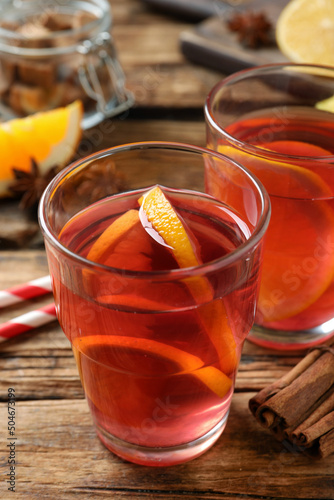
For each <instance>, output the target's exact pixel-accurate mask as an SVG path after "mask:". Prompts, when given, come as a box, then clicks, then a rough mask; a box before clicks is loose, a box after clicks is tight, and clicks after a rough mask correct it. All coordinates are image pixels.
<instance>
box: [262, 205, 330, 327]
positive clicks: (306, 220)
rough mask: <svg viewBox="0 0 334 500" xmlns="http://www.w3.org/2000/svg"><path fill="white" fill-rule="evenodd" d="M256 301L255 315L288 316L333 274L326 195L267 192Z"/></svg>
mask: <svg viewBox="0 0 334 500" xmlns="http://www.w3.org/2000/svg"><path fill="white" fill-rule="evenodd" d="M271 203H272V216H271V221H270V224H269V228H268V230H267V234H266V240H265V246H264V256H263V264H262V278H261V287H260V295H259V301H258V311H259V318H260V320H261V322H262V321H264V322H276V321H281V320H284V319H288V318H291V317H293V316H295V315H297V314H299V313H301V312H303V311H304V310H305V309H307V308H308V307H309V306H310V305H312V304H313V303H314V302H316V301H317V300H318V299H319V298H320V297H321V296H322V295H323V293H324V292H325V291H326V290H327V288H328V287H329V286H330V284H331V283H332V280H333V275H334V248H333V245H332V239H333V227H334V213H333V211H332V209H331V207H329V206H328V205H327V202H326V201H317V200H313V201H312V200H293V199H285V200H283V201H282V199H279V198H276V197H272V202H271Z"/></svg>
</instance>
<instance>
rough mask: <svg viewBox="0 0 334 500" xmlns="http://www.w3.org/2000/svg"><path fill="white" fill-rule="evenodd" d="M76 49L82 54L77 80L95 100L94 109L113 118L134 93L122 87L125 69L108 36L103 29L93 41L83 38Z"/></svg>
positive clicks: (127, 106)
mask: <svg viewBox="0 0 334 500" xmlns="http://www.w3.org/2000/svg"><path fill="white" fill-rule="evenodd" d="M78 52H79V53H80V54H81V55H83V56H84V57H83V63H82V64H81V65H80V66H79V69H78V76H79V81H80V83H81V85H82V87H83V89H84V91H85V92H86V94H87V95H88V96H89V97H90V98H91V99H93V100H94V101H96V107H97V111H98V112H100V113H102V114H103V115H104V117H112V116H115V115H118V114H120V113H123V112H124V111H126V110H127V109H129V108H130V107H131V106H132V105H133V104H134V96H133V94H132V93H131V92H130V91H129V90H127V89H126V88H125V76H124V72H123V70H122V67H121V65H120V63H119V61H118V58H117V53H116V49H115V45H114V43H113V39H112V37H111V35H110V34H109V33H107V32H103V33H100V34H99V35H97V36H96V37H95V39H93V40H85V41H84V42H82V44H81V45H79V47H78ZM94 121H95V120H94ZM92 125H94V123H93V124H92V123H91V124H90V126H92Z"/></svg>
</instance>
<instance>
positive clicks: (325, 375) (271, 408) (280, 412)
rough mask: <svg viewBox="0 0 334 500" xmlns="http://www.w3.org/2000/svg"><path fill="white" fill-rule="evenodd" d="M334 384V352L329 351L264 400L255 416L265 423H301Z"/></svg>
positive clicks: (285, 425)
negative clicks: (288, 383)
mask: <svg viewBox="0 0 334 500" xmlns="http://www.w3.org/2000/svg"><path fill="white" fill-rule="evenodd" d="M332 385H334V356H333V354H332V353H331V352H326V353H324V354H322V356H320V357H319V358H318V359H317V360H316V361H315V362H314V363H313V364H312V365H311V366H309V367H308V368H307V370H305V371H304V372H303V373H302V374H301V375H300V376H299V377H297V378H296V379H295V380H294V381H293V382H292V383H291V384H290V385H289V386H287V387H285V388H284V389H282V390H281V391H280V392H278V393H277V394H275V395H274V396H273V397H271V398H270V399H269V400H267V401H266V403H264V404H262V405H261V406H260V407H259V408H258V410H257V412H256V415H255V416H256V418H257V419H258V420H259V422H260V423H261V424H262V425H264V426H265V427H269V428H270V427H272V426H273V425H278V424H281V425H284V427H293V426H294V427H297V425H299V423H301V422H302V421H303V420H305V418H306V417H308V416H309V415H310V414H311V413H312V411H314V409H315V408H317V407H318V406H319V404H320V403H322V400H323V396H324V394H326V392H327V391H328V390H329V389H330V388H331V386H332ZM271 414H272V415H271Z"/></svg>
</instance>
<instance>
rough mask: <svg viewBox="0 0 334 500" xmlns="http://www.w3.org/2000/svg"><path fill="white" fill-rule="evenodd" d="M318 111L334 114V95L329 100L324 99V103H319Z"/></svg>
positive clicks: (317, 105)
mask: <svg viewBox="0 0 334 500" xmlns="http://www.w3.org/2000/svg"><path fill="white" fill-rule="evenodd" d="M315 107H316V108H317V109H320V110H321V111H328V112H329V113H334V95H332V96H331V97H327V99H323V100H322V101H319V102H317V104H316V105H315Z"/></svg>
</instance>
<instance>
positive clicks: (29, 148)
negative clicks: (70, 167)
mask: <svg viewBox="0 0 334 500" xmlns="http://www.w3.org/2000/svg"><path fill="white" fill-rule="evenodd" d="M82 115H83V107H82V104H81V102H80V101H75V102H74V103H72V104H70V105H68V106H66V107H64V108H58V109H54V110H51V111H45V112H40V113H37V114H35V115H31V116H28V117H26V118H17V119H14V120H10V121H8V122H4V123H2V124H0V196H7V195H9V192H8V186H9V185H10V184H11V183H12V182H13V179H14V174H13V171H12V169H13V167H15V168H17V169H19V170H24V171H29V170H30V167H31V158H34V159H35V161H36V162H37V164H38V166H39V168H40V171H41V172H42V173H43V172H46V171H47V170H48V169H49V168H50V167H53V166H55V165H57V166H59V167H63V166H65V165H66V164H67V163H68V162H69V161H70V160H71V158H72V156H73V154H74V152H75V151H76V148H77V147H78V144H79V141H80V139H81V120H82Z"/></svg>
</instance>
